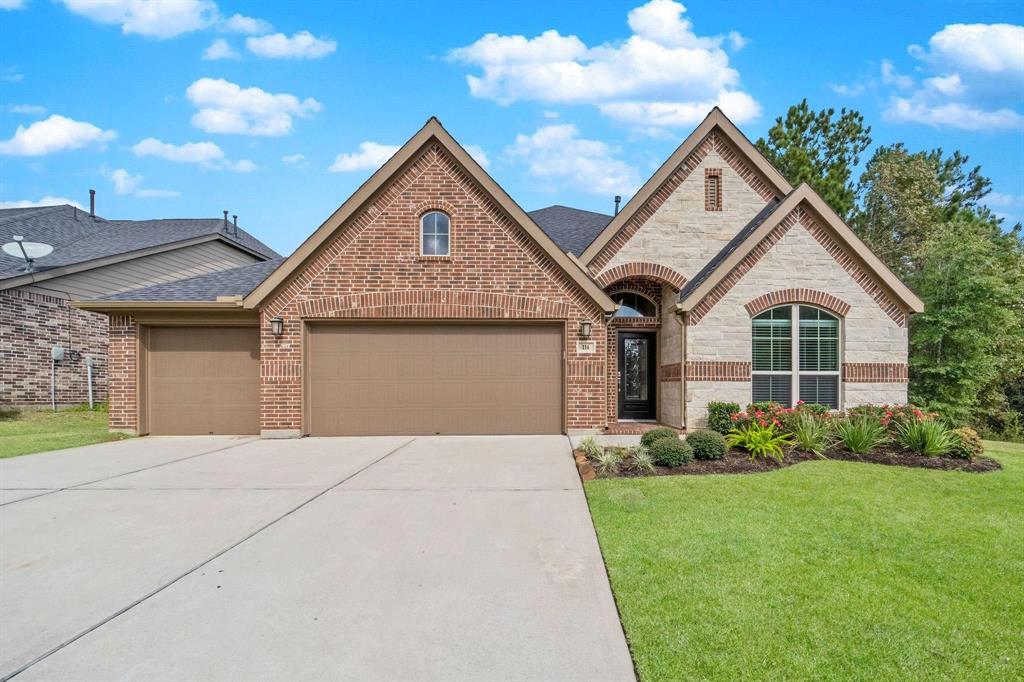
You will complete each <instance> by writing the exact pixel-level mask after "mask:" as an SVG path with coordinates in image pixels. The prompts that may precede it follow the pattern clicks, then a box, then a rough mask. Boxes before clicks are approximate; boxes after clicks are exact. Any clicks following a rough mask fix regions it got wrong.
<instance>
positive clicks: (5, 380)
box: [0, 289, 107, 405]
mask: <svg viewBox="0 0 1024 682" xmlns="http://www.w3.org/2000/svg"><path fill="white" fill-rule="evenodd" d="M53 346H61V347H62V348H64V351H65V355H64V359H63V360H60V361H58V362H57V363H56V365H55V366H54V367H53V369H54V370H55V377H56V382H55V383H56V391H55V397H56V402H57V405H75V404H79V403H84V402H87V401H88V400H89V392H88V375H87V370H86V365H85V358H86V355H91V356H92V357H93V358H94V360H95V364H94V366H93V399H94V400H95V401H97V402H103V401H106V400H107V316H106V315H102V314H100V313H90V312H86V311H84V310H78V309H76V308H72V307H71V306H69V305H68V303H67V300H66V299H64V298H61V297H57V296H48V295H46V294H40V293H37V292H34V291H23V290H21V289H11V290H8V291H3V292H0V405H49V404H50V381H51V365H53V362H52V359H51V358H52V355H51V349H52V348H53Z"/></svg>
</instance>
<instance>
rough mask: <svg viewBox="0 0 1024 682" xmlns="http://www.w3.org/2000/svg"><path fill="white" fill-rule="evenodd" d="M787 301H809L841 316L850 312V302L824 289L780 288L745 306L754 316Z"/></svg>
mask: <svg viewBox="0 0 1024 682" xmlns="http://www.w3.org/2000/svg"><path fill="white" fill-rule="evenodd" d="M787 303H808V304H810V305H816V306H818V307H819V308H824V309H825V310H828V311H829V312H831V313H835V314H836V315H838V316H839V317H846V314H847V313H848V312H850V304H849V303H847V302H846V301H843V300H842V299H840V298H837V297H836V296H833V295H832V294H828V293H825V292H824V291H816V290H814V289H780V290H779V291H772V292H769V293H767V294H763V295H761V296H758V297H757V298H755V299H754V300H753V301H751V302H750V303H747V304H746V305H745V306H743V307H744V308H746V309H747V312H748V313H750V316H751V317H753V316H754V315H757V314H758V313H763V312H764V311H765V310H768V309H769V308H774V307H775V306H779V305H785V304H787Z"/></svg>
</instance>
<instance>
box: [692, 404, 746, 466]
mask: <svg viewBox="0 0 1024 682" xmlns="http://www.w3.org/2000/svg"><path fill="white" fill-rule="evenodd" d="M739 411H740V406H739V404H738V403H723V402H717V401H714V402H710V403H708V428H709V429H711V430H712V431H717V432H718V433H720V434H723V435H724V434H726V433H729V431H730V430H731V429H732V416H733V415H734V414H737V413H738V412H739ZM698 459H699V458H698Z"/></svg>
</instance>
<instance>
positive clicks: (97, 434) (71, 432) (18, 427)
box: [0, 408, 126, 459]
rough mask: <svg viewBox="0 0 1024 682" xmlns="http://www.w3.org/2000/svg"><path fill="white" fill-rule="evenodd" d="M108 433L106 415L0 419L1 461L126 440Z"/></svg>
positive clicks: (32, 414)
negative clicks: (8, 458) (34, 453)
mask: <svg viewBox="0 0 1024 682" xmlns="http://www.w3.org/2000/svg"><path fill="white" fill-rule="evenodd" d="M125 437H126V436H124V435H123V434H119V433H110V432H109V431H107V411H106V410H104V409H97V410H94V411H89V410H84V409H76V408H72V409H65V410H58V411H57V412H53V411H51V410H38V411H37V410H22V411H20V412H18V413H16V414H14V415H13V416H12V415H11V414H10V413H8V414H5V415H3V416H2V418H0V459H2V458H4V457H17V456H19V455H28V454H31V453H33V452H45V451H47V450H59V449H61V448H73V447H75V446H78V445H91V444H93V443H104V442H106V441H110V440H120V439H122V438H125Z"/></svg>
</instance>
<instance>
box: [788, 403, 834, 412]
mask: <svg viewBox="0 0 1024 682" xmlns="http://www.w3.org/2000/svg"><path fill="white" fill-rule="evenodd" d="M796 410H797V412H810V413H811V414H817V415H822V414H828V413H829V412H830V411H831V410H832V408H831V407H829V406H828V405H822V404H821V403H805V402H800V401H798V402H797V404H796Z"/></svg>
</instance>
